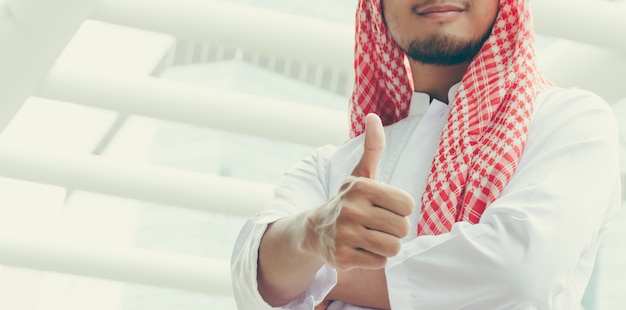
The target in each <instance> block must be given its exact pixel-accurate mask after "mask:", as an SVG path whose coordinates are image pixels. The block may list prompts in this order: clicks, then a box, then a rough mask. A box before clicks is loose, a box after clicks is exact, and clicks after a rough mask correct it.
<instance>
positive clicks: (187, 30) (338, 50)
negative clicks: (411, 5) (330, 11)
mask: <svg viewBox="0 0 626 310" xmlns="http://www.w3.org/2000/svg"><path fill="white" fill-rule="evenodd" d="M93 18H95V19H98V20H101V21H105V22H111V23H115V24H121V25H126V26H131V27H136V28H142V29H146V30H152V31H156V32H162V33H168V34H172V35H175V36H177V37H181V38H187V39H195V40H198V41H213V42H222V43H226V44H232V45H235V46H239V47H243V48H250V49H254V50H259V51H263V52H266V53H268V54H274V55H279V56H284V57H296V58H300V59H302V60H306V61H309V62H312V63H317V64H325V65H329V66H333V67H340V68H352V59H353V50H354V30H353V29H352V27H350V26H346V25H343V24H338V23H333V22H325V21H320V20H317V19H313V18H308V17H304V16H295V15H291V14H285V13H279V12H275V11H270V10H265V9H260V8H254V7H251V6H247V5H241V4H234V3H230V2H227V1H198V0H133V1H126V0H103V1H102V2H101V3H100V5H99V6H98V8H97V9H96V11H95V13H94V16H93Z"/></svg>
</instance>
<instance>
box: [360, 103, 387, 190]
mask: <svg viewBox="0 0 626 310" xmlns="http://www.w3.org/2000/svg"><path fill="white" fill-rule="evenodd" d="M363 146H364V147H363V155H361V160H360V161H359V163H358V164H357V165H356V167H354V170H353V171H352V175H354V176H359V177H365V178H370V179H377V178H378V164H379V163H380V159H381V158H382V157H383V151H384V150H385V130H384V129H383V123H382V121H381V120H380V117H378V115H376V114H373V113H370V114H368V115H367V116H366V117H365V133H364V142H363Z"/></svg>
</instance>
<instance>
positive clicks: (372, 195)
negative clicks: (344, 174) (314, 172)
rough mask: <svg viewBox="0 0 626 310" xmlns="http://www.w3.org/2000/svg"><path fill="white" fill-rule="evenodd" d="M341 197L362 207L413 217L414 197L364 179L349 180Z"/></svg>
mask: <svg viewBox="0 0 626 310" xmlns="http://www.w3.org/2000/svg"><path fill="white" fill-rule="evenodd" d="M341 195H342V196H343V198H344V199H347V200H350V201H353V202H354V203H357V204H360V205H362V206H371V205H375V206H379V207H381V208H384V209H386V210H389V211H391V212H393V213H396V214H398V215H400V216H409V215H411V213H412V212H413V208H414V207H415V201H414V200H413V197H411V195H410V194H409V193H407V192H406V191H404V190H402V189H399V188H397V187H394V186H392V185H389V184H384V183H381V182H377V181H374V180H368V179H364V178H353V179H348V180H347V183H346V184H344V185H343V186H342V192H341Z"/></svg>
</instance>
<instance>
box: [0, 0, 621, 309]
mask: <svg viewBox="0 0 626 310" xmlns="http://www.w3.org/2000/svg"><path fill="white" fill-rule="evenodd" d="M533 4H534V12H535V17H536V28H537V31H538V33H539V38H538V42H537V49H538V53H539V59H540V63H541V65H542V68H543V70H544V71H545V73H546V75H548V76H549V77H550V78H552V79H553V80H554V81H555V82H556V83H557V84H560V85H562V86H567V87H581V88H587V89H591V90H593V91H594V92H596V93H598V94H600V95H601V96H603V97H604V98H605V99H606V100H607V102H609V103H610V104H611V106H612V107H613V110H614V111H615V114H616V117H617V119H618V122H619V124H620V130H621V135H622V142H623V144H622V147H623V150H626V40H624V38H625V36H624V33H626V18H624V17H626V2H625V1H608V0H543V1H535V3H533ZM355 6H356V0H341V1H338V0H317V1H303V0H271V1H270V0H230V1H226V0H180V1H174V0H151V1H148V0H100V1H95V0H60V1H54V2H52V1H45V0H4V1H2V0H0V46H2V47H3V48H2V49H0V176H1V177H0V310H5V309H6V310H79V309H80V310H83V309H90V310H98V309H102V310H104V309H107V310H115V309H120V310H122V309H123V310H144V309H150V310H159V309H189V310H193V309H235V305H234V301H233V299H232V297H231V296H232V292H231V288H230V279H229V278H228V269H229V267H228V260H229V258H230V252H231V248H232V245H233V243H234V240H235V238H236V236H237V233H238V231H239V229H240V227H241V225H243V223H244V222H245V218H246V217H247V216H251V215H252V214H254V213H255V212H256V211H259V210H261V209H262V207H263V202H264V201H266V200H267V198H268V197H270V195H271V186H272V184H274V183H275V182H276V181H277V180H278V178H279V177H280V175H281V174H282V172H283V171H285V170H286V169H287V168H288V167H290V166H291V165H292V164H294V163H295V162H297V161H298V160H299V159H300V158H302V157H304V156H306V155H307V154H308V153H309V152H311V151H312V150H313V149H314V148H315V147H317V146H320V145H322V144H326V143H338V142H340V141H342V140H343V139H344V138H345V137H346V136H347V133H348V129H347V116H346V110H347V102H348V94H349V93H350V91H351V86H352V72H351V70H352V60H351V57H352V44H353V43H352V42H353V41H352V32H353V26H352V25H353V23H354V18H353V15H354V8H355ZM621 158H622V164H623V168H622V171H623V173H626V152H622V157H621ZM625 192H626V191H625ZM624 238H626V216H620V218H618V219H617V220H616V222H615V224H614V225H613V227H612V229H611V230H610V231H609V232H608V234H607V237H606V239H605V241H604V244H603V247H602V249H601V251H600V254H599V261H598V265H597V268H596V271H595V273H594V277H593V280H592V282H591V285H590V287H589V290H588V292H587V295H586V297H585V301H584V302H585V307H586V309H626V297H625V296H626V295H625V294H624V284H625V281H626V268H624V267H625V264H626V250H625V249H624V247H623V246H622V242H621V240H623V239H624Z"/></svg>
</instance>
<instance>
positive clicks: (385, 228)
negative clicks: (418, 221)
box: [363, 206, 411, 238]
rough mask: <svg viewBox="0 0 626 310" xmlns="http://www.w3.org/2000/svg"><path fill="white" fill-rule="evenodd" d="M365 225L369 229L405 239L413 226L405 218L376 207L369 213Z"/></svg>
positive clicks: (364, 220)
mask: <svg viewBox="0 0 626 310" xmlns="http://www.w3.org/2000/svg"><path fill="white" fill-rule="evenodd" d="M363 225H364V227H365V228H367V229H371V230H376V231H380V232H383V233H386V234H389V235H392V236H394V237H396V238H404V237H405V236H406V235H408V233H409V229H410V228H411V224H410V223H409V220H408V219H407V218H406V217H405V216H401V215H398V214H396V213H393V212H390V211H389V210H386V209H384V208H381V207H374V206H372V208H371V210H368V211H367V215H366V217H365V218H364V219H363Z"/></svg>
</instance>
